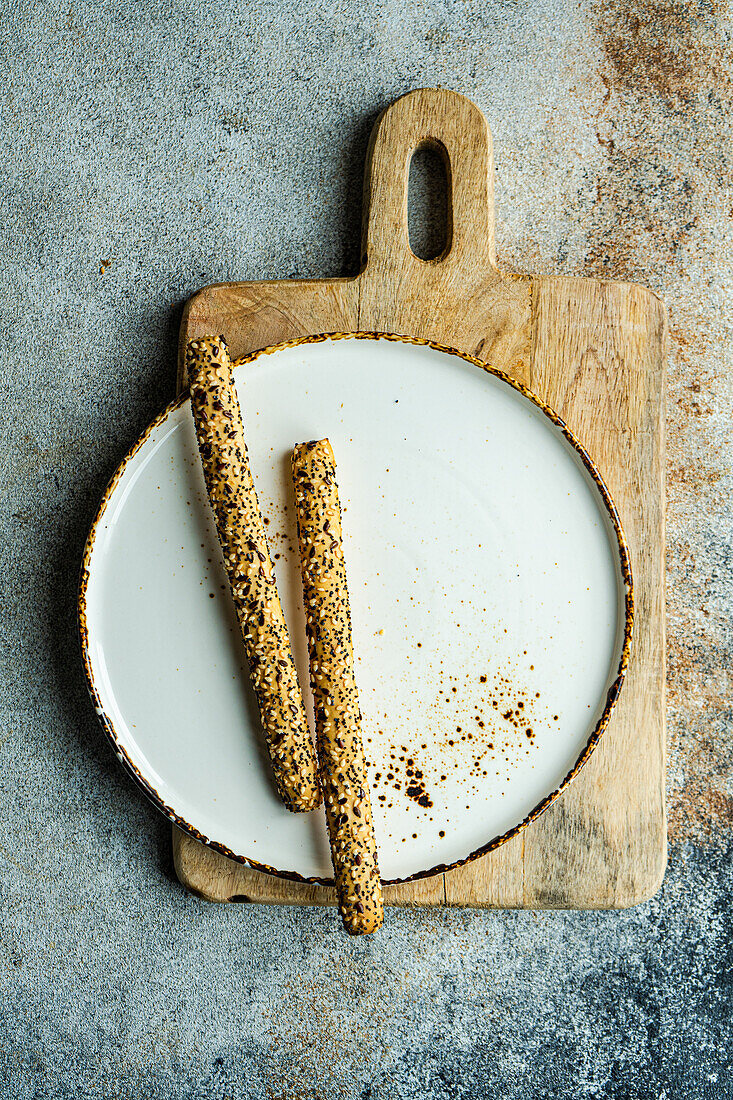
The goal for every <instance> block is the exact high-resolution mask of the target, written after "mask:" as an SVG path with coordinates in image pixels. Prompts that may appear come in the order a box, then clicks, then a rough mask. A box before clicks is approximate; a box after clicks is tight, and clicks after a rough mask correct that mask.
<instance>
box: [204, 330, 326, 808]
mask: <svg viewBox="0 0 733 1100" xmlns="http://www.w3.org/2000/svg"><path fill="white" fill-rule="evenodd" d="M186 367H187V370H188V377H189V379H190V385H189V388H190V394H191V411H192V413H193V419H194V424H195V427H196V438H197V440H198V446H199V453H200V455H201V465H202V466H203V471H204V479H205V481H206V490H207V492H208V496H209V501H210V503H211V508H212V511H213V513H214V518H215V520H216V529H217V532H218V534H219V542H220V544H221V548H222V553H223V555H224V564H225V567H226V571H227V576H228V578H229V586H230V588H231V592H232V598H233V600H234V606H235V608H236V611H237V617H238V619H239V625H240V627H241V630H242V638H243V640H244V648H245V652H246V655H247V660H248V662H249V668H250V675H251V678H252V686H253V688H254V692H255V696H256V697H257V704H258V707H259V711H260V718H261V720H262V726H263V728H264V731H265V739H266V741H267V748H268V750H269V753H270V759H271V761H272V770H273V774H274V778H275V785H276V787H277V790H278V794H279V795H280V797H281V798H282V800H283V802H284V803H285V805H286V806H287V808H288V809H289V810H293V811H294V812H298V811H307V810H312V809H314V808H315V807H316V806H318V805H319V803H320V801H321V792H320V788H319V785H318V766H317V763H316V757H315V752H314V748H313V742H312V740H311V735H310V730H309V728H308V720H307V718H306V713H305V706H304V704H303V696H302V693H301V690H300V684H299V682H298V675H297V672H296V670H295V662H294V660H293V653H292V649H291V646H290V635H289V634H288V628H287V625H286V623H285V618H284V616H283V610H282V606H281V604H280V598H279V596H278V592H277V585H276V582H275V573H274V570H273V566H272V561H271V560H270V553H269V550H268V547H267V539H266V537H265V527H264V523H263V520H262V516H261V514H260V508H259V504H258V501H257V492H256V490H255V486H254V482H253V480H252V473H251V471H250V468H249V461H248V457H247V446H246V444H245V442H244V428H243V426H242V414H241V411H240V408H239V402H238V400H237V392H236V390H235V388H234V379H233V376H232V368H231V362H230V359H229V353H228V351H227V346H226V343H225V341H224V337H223V336H205V337H201V338H199V339H198V340H191V341H190V343H189V345H188V348H187V350H186Z"/></svg>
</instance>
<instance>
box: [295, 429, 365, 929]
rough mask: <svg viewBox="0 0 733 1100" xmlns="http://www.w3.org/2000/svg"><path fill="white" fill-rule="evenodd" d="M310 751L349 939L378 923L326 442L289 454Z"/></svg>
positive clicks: (337, 527)
mask: <svg viewBox="0 0 733 1100" xmlns="http://www.w3.org/2000/svg"><path fill="white" fill-rule="evenodd" d="M293 481H294V485H295V505H296V512H297V516H298V542H299V546H300V566H301V574H302V580H303V597H304V603H305V618H306V629H307V632H308V649H309V653H310V669H311V686H312V690H313V696H314V702H315V714H316V745H317V748H318V762H319V768H320V775H321V786H322V788H323V797H324V802H325V807H326V820H327V823H328V833H329V838H330V841H331V858H332V860H333V869H334V877H335V880H336V890H337V892H338V901H339V909H340V910H341V916H342V917H343V921H344V927H345V928H346V930H347V932H350V933H351V934H352V935H360V934H363V933H365V932H373V931H374V930H375V929H377V928H379V926H380V925H381V923H382V920H383V917H384V906H383V902H382V888H381V882H380V877H379V866H378V863H377V845H376V840H375V837H374V826H373V823H372V807H371V801H370V798H369V785H368V777H367V770H366V762H365V760H364V749H363V745H362V740H361V711H360V708H359V696H358V693H357V689H356V680H355V678H354V653H353V646H352V639H351V611H350V607H349V593H348V588H347V585H346V565H345V562H344V554H343V548H342V543H341V508H340V504H339V496H338V487H337V485H336V465H335V461H334V457H333V451H332V450H331V445H330V443H329V442H328V440H327V439H324V440H321V441H320V442H312V443H301V444H300V445H299V446H297V447H296V448H295V450H294V451H293Z"/></svg>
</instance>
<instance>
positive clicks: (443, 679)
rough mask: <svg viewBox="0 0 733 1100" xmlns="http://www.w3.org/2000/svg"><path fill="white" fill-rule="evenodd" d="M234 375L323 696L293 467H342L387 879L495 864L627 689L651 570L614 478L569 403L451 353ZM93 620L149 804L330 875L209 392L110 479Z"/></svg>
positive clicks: (95, 654)
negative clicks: (254, 598)
mask: <svg viewBox="0 0 733 1100" xmlns="http://www.w3.org/2000/svg"><path fill="white" fill-rule="evenodd" d="M235 373H236V381H237V389H238V394H239V399H240V402H241V405H242V409H243V414H244V421H245V430H246V433H247V439H248V446H249V452H250V461H251V464H252V468H253V472H254V476H255V480H256V482H257V489H258V493H259V498H260V504H261V507H262V510H263V514H264V515H265V516H266V517H267V520H268V521H269V526H268V535H269V540H270V548H271V552H272V553H273V555H275V556H276V557H277V555H278V554H279V555H280V556H279V558H277V562H276V568H277V576H278V583H279V586H280V592H281V596H282V599H283V604H284V606H285V611H286V615H287V618H288V621H289V624H290V629H291V634H292V638H293V643H294V648H295V651H296V657H297V659H298V664H299V669H300V675H301V680H302V684H303V687H304V689H305V694H306V698H308V697H309V693H308V688H307V683H308V680H307V665H306V650H305V633H304V625H303V614H302V606H301V597H300V579H299V572H298V560H297V554H296V553H295V552H294V551H295V547H296V545H297V543H296V536H295V526H294V517H293V508H292V503H291V502H290V484H289V465H290V454H291V451H292V448H293V445H294V444H295V443H300V442H302V441H304V440H308V439H314V438H323V437H328V438H329V439H330V440H331V443H332V445H333V449H334V452H335V455H336V461H337V464H338V478H339V486H340V492H341V501H342V505H343V506H344V530H345V553H346V560H347V565H348V572H349V585H350V592H351V604H352V616H353V626H354V646H355V651H356V656H357V679H358V684H359V688H360V695H361V703H362V709H363V715H364V724H363V734H364V739H365V747H366V751H367V755H368V757H369V759H370V762H371V763H370V768H371V779H372V791H373V795H372V798H373V805H374V812H375V826H376V830H377V840H378V844H379V858H380V866H381V871H382V876H383V878H384V879H385V880H386V881H394V880H404V879H408V878H411V877H414V876H419V875H421V874H427V873H432V872H434V871H435V870H437V869H442V868H443V867H446V866H452V865H455V864H457V863H459V862H462V861H465V860H466V859H469V858H471V857H472V856H475V855H478V854H480V853H481V852H482V851H486V850H488V848H490V847H492V846H494V845H495V844H496V843H500V842H501V840H503V839H506V838H507V837H508V836H511V835H513V834H514V833H515V832H516V831H517V829H519V828H521V827H522V825H523V823H526V821H527V819H528V818H530V817H533V816H535V815H536V814H537V813H539V812H541V810H542V809H544V808H545V806H546V805H548V804H549V802H550V801H551V800H552V798H553V797H554V796H555V794H556V793H557V792H558V790H559V789H561V788H562V787H563V786H564V785H565V783H566V782H568V781H569V780H570V778H572V775H573V774H574V773H575V772H576V771H577V769H578V767H579V766H580V764H582V762H583V761H584V759H585V758H586V757H587V755H588V754H589V752H590V750H591V749H592V747H593V746H594V744H595V742H596V741H597V739H598V737H599V736H600V732H601V731H602V729H603V728H604V726H605V723H606V721H607V719H608V715H609V713H610V710H611V707H612V706H613V702H614V700H615V697H616V695H617V694H618V688H619V687H620V685H621V682H622V679H623V671H624V668H625V664H626V660H627V657H628V647H629V641H630V635H631V619H632V606H633V601H632V595H631V578H630V572H629V568H628V556H627V552H626V548H625V544H624V540H623V535H622V533H621V528H620V526H619V523H618V517H617V516H616V512H615V509H614V507H613V504H612V502H611V501H610V498H609V497H608V494H607V491H606V490H605V487H604V485H603V483H602V481H601V480H600V478H599V476H598V474H597V472H596V471H595V469H594V467H593V465H592V463H591V462H590V459H589V458H588V457H587V455H585V453H584V452H583V451H582V449H581V448H580V447H579V446H578V445H577V444H576V442H575V441H574V440H573V438H572V436H570V435H569V433H568V432H567V430H566V429H565V428H564V425H563V424H562V422H561V421H559V420H558V418H557V417H556V416H555V415H554V414H553V413H552V412H551V411H550V410H548V409H547V408H545V407H544V406H542V405H541V404H540V403H539V402H537V401H536V400H535V399H533V398H531V395H528V394H527V393H526V392H525V391H523V390H522V389H521V388H518V387H516V386H515V385H513V384H512V383H510V382H509V381H508V380H507V379H506V378H504V377H503V376H501V375H498V374H495V373H492V372H490V371H487V370H486V369H484V368H482V367H481V366H480V365H479V364H478V363H476V362H474V361H470V360H467V359H466V358H464V357H462V356H459V355H458V354H457V353H451V352H449V351H448V350H447V349H438V348H435V347H431V346H426V345H424V344H417V343H414V342H411V341H408V340H404V339H403V340H397V339H395V338H381V339H375V338H374V336H367V335H363V336H359V337H355V338H351V339H348V340H346V339H335V338H328V339H323V338H321V339H318V340H315V341H313V340H311V341H308V342H301V343H299V344H297V345H295V346H290V347H285V348H280V349H274V350H272V349H268V352H267V353H260V354H259V355H257V356H255V357H250V358H249V359H248V361H245V362H243V363H242V364H241V365H239V366H238V367H237V368H236V372H235ZM80 616H81V627H82V641H83V648H84V658H85V664H86V668H87V675H88V679H89V684H90V689H91V691H92V696H93V699H94V702H95V705H96V707H97V710H98V713H99V715H100V718H101V719H102V723H103V725H104V728H105V730H106V732H107V734H108V735H109V737H110V738H111V739H112V742H113V744H114V747H115V749H116V751H117V753H118V756H119V757H120V759H121V760H122V761H123V763H124V764H125V765H126V767H127V768H128V769H129V770H130V771H131V773H132V774H133V775H134V776H135V777H136V778H137V780H138V781H139V782H140V783H141V785H142V786H143V788H144V789H145V790H146V792H147V793H148V794H149V795H150V797H152V798H153V800H154V801H155V802H156V803H157V804H158V805H159V806H161V808H162V809H163V810H164V811H165V812H166V813H168V815H169V816H170V817H171V818H172V819H173V820H175V821H177V823H178V824H179V825H181V827H183V828H185V829H187V830H189V831H190V832H192V833H193V834H194V835H195V836H197V837H199V839H205V840H206V841H207V842H208V843H211V844H213V845H214V846H215V847H216V848H218V849H219V850H220V851H223V852H225V853H226V854H228V855H233V856H234V857H236V858H239V859H242V860H244V861H246V862H251V863H253V864H254V865H258V866H262V867H265V868H266V869H268V870H270V871H272V872H274V873H280V874H285V875H290V876H302V877H304V878H311V879H318V880H324V881H328V880H330V878H331V865H330V859H329V853H328V845H327V841H326V831H325V823H324V820H323V815H322V811H321V810H319V811H316V812H314V813H312V814H308V815H302V814H298V815H295V814H291V813H288V812H287V811H286V810H285V809H284V808H283V807H282V806H281V805H280V803H279V802H278V801H277V799H276V797H275V795H274V793H273V789H272V787H271V785H270V782H269V773H268V764H267V758H266V754H265V752H264V748H263V742H262V735H261V732H260V728H259V725H258V721H257V717H256V709H255V705H254V702H253V698H252V696H251V693H250V688H249V682H248V676H247V672H246V669H245V667H243V654H242V650H241V647H240V641H239V631H238V627H237V623H236V619H235V616H234V613H233V610H232V608H231V606H230V598H229V593H228V589H227V586H226V580H225V577H224V574H223V569H222V565H221V561H220V555H219V549H218V543H217V540H216V534H215V530H214V527H213V520H212V517H211V515H210V513H209V509H208V503H207V500H206V495H205V489H204V482H203V477H202V474H201V470H200V465H199V459H198V453H197V451H196V444H195V436H194V431H193V425H192V421H191V415H190V409H189V404H188V401H187V400H186V399H183V398H182V399H179V400H178V401H176V402H174V403H173V404H172V405H171V406H169V408H168V409H167V410H166V411H165V412H164V413H163V414H162V415H161V416H160V417H159V418H158V419H157V420H156V421H155V422H154V424H153V425H151V427H150V428H149V429H148V431H147V432H146V433H145V435H144V436H143V437H142V439H141V440H140V441H139V443H138V444H137V445H136V447H135V448H134V449H133V450H132V452H131V453H130V454H129V455H128V457H127V458H126V459H125V460H124V462H123V463H122V465H121V466H120V468H119V470H118V471H117V474H116V475H115V477H114V478H113V481H112V483H111V484H110V487H109V489H108V490H107V493H106V495H105V498H104V500H103V502H102V505H101V508H100V512H99V515H98V517H97V519H96V521H95V524H94V527H93V529H92V532H91V534H90V537H89V542H88V545H87V549H86V555H85V562H84V570H83V575H82V586H81V595H80Z"/></svg>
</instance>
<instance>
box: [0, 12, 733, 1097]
mask: <svg viewBox="0 0 733 1100" xmlns="http://www.w3.org/2000/svg"><path fill="white" fill-rule="evenodd" d="M731 30H732V27H731V20H730V13H729V11H728V8H727V5H725V4H722V3H718V2H716V0H689V2H684V0H636V2H633V0H629V2H623V0H580V2H576V0H555V2H553V0H533V2H530V0H503V2H500V0H483V2H481V0H476V2H470V0H466V2H459V0H430V2H426V0H421V2H420V0H417V2H413V3H411V4H410V3H406V2H405V0H399V2H398V0H381V2H379V3H377V2H375V0H352V2H349V0H321V2H318V3H315V2H311V3H307V2H306V0H301V2H300V3H295V2H293V0H255V2H253V3H245V2H241V0H240V2H239V3H238V2H237V0H209V2H208V3H206V4H203V3H195V2H194V0H168V2H167V3H164V2H163V0H138V2H135V0H128V2H122V0H118V2H117V3H114V2H98V3H92V2H89V3H82V2H80V0H74V2H73V3H70V2H69V0H65V2H64V3H63V4H55V3H51V2H49V0H35V2H30V0H0V49H1V51H2V54H1V55H2V72H3V80H2V88H1V90H0V97H1V100H2V122H1V130H0V143H1V153H0V155H1V157H2V178H1V180H0V202H1V204H2V209H1V213H0V234H1V238H2V243H1V245H0V282H1V288H2V289H1V293H0V311H1V315H2V330H1V331H2V339H1V340H0V345H1V349H0V354H1V355H2V375H1V379H0V386H1V387H2V400H1V401H0V416H1V417H2V478H1V480H0V487H1V489H2V531H3V568H2V590H3V591H2V630H3V651H2V677H1V680H2V687H1V696H0V704H1V705H2V732H1V733H0V784H2V797H1V798H0V845H1V847H0V872H1V873H0V890H1V891H2V893H1V895H0V909H1V913H2V915H1V919H0V986H1V993H0V1015H1V1016H2V1027H1V1029H0V1082H2V1089H1V1091H2V1095H3V1096H8V1097H11V1096H12V1097H14V1098H16V1097H17V1098H20V1100H25V1098H32V1097H58V1098H66V1097H80V1096H81V1097H109V1098H112V1097H130V1098H133V1097H135V1098H137V1097H153V1098H166V1100H168V1098H171V1100H173V1098H186V1097H191V1098H192V1100H193V1098H196V1100H208V1098H214V1097H216V1098H220V1100H224V1098H227V1097H228V1098H234V1097H250V1096H251V1097H256V1098H261V1097H262V1098H268V1100H285V1098H289V1100H307V1098H319V1100H320V1098H323V1100H341V1098H343V1100H352V1098H361V1100H367V1098H374V1100H387V1098H389V1100H395V1098H400V1097H410V1098H413V1097H427V1098H429V1100H432V1098H438V1097H467V1098H468V1097H497V1098H502V1100H520V1098H521V1100H529V1098H533V1100H534V1098H543V1097H560V1096H562V1097H583V1098H600V1097H603V1098H614V1100H615V1098H618V1100H627V1098H630V1100H635V1098H639V1100H641V1098H647V1097H649V1098H652V1097H653V1098H654V1100H662V1098H665V1100H673V1098H674V1100H685V1098H687V1097H716V1098H717V1097H725V1096H731V1095H733V1085H732V1084H731V1077H730V1073H731V1058H730V1050H731V1042H732V1040H733V1034H732V1033H731V1032H732V1030H733V1029H732V1028H731V1009H732V1007H733V1006H732V1004H731V1001H732V1000H733V998H732V996H731V984H730V983H731V972H730V962H731V922H730V908H731V900H732V891H733V872H731V868H730V860H729V856H730V853H731V851H732V850H733V844H732V843H731V816H732V813H731V811H732V807H733V798H732V795H733V788H732V787H731V757H732V755H733V750H732V746H731V736H730V729H731V712H730V695H729V682H728V670H729V666H730V658H731V642H732V636H731V620H730V607H731V594H732V593H733V581H732V579H731V562H732V556H733V550H732V546H731V544H732V542H733V531H732V527H733V519H732V518H731V507H730V504H731V495H730V488H731V472H732V458H733V443H732V441H731V427H730V423H731V421H730V412H731V404H730V389H731V356H732V354H733V336H732V334H731V324H732V321H731V318H732V316H733V313H732V311H731V274H732V271H733V250H732V247H731V224H732V221H731V215H732V204H733V190H732V186H731V185H732V183H733V164H732V163H731V155H732V154H731V150H732V149H733V146H732V145H731V134H730V129H731V116H732V110H731V108H732V106H733V103H732V101H733V86H732V84H731V59H732V57H733V49H732V44H731ZM425 84H442V85H445V86H447V87H450V88H454V89H456V90H458V91H461V92H464V93H465V94H467V95H468V96H470V97H471V98H472V99H474V100H475V101H476V102H477V103H478V104H479V105H480V106H481V107H482V108H483V110H484V111H485V112H486V114H487V116H488V118H489V121H490V123H491V126H492V129H493V132H494V138H495V151H496V169H497V179H496V182H497V188H496V190H497V219H498V224H497V236H498V241H499V254H500V261H501V263H502V264H503V265H505V266H506V267H508V268H510V269H516V270H525V271H545V272H557V273H563V274H581V275H583V274H585V275H588V274H593V275H603V276H611V277H619V278H625V279H634V280H638V281H640V282H643V283H646V284H648V285H650V286H652V287H654V288H655V289H656V290H657V291H659V292H660V293H661V294H662V295H663V296H664V298H665V299H666V301H667V303H668V304H669V308H670V317H671V335H672V345H671V358H670V369H669V415H668V425H669V464H668V477H669V505H668V518H669V555H668V564H669V589H668V608H669V749H670V767H669V808H670V841H671V849H670V864H669V871H668V874H667V878H666V881H665V884H664V886H663V888H662V891H661V893H660V894H659V895H658V896H657V897H656V898H655V899H654V900H653V901H651V902H649V903H648V904H645V905H642V906H640V907H639V908H637V909H634V910H630V911H627V912H621V913H581V914H578V913H536V914H535V913H493V912H460V911H439V912H429V913H425V912H391V913H390V914H389V920H388V924H387V926H386V927H385V929H384V931H383V932H382V933H380V934H379V935H378V936H376V937H374V938H373V939H371V940H369V941H368V942H353V941H350V940H347V939H346V938H345V937H344V936H343V935H342V933H341V931H340V929H339V927H338V923H337V921H336V920H335V919H334V914H333V913H332V912H322V911H317V910H316V911H298V910H288V909H267V910H264V909H260V908H257V907H248V906H244V905H243V906H234V907H222V908H218V907H215V906H208V905H206V904H204V903H201V902H199V901H197V900H195V899H193V898H190V897H186V896H185V895H184V894H183V892H182V890H181V889H180V888H179V887H178V885H177V883H176V881H175V879H174V877H173V874H172V870H171V865H170V855H169V845H168V827H167V825H166V823H165V822H164V821H163V819H162V818H161V817H159V816H158V815H157V814H156V813H155V812H154V811H153V810H152V809H151V808H150V807H149V806H148V805H147V804H146V803H144V802H143V801H142V799H141V798H140V796H139V795H138V794H137V793H136V791H135V790H134V789H133V787H132V786H131V784H130V783H129V782H128V781H127V780H126V779H125V778H124V777H123V776H122V775H121V773H120V772H119V771H118V769H117V766H116V764H115V762H114V760H113V757H112V754H111V752H110V751H109V749H108V747H107V746H106V744H105V743H104V742H103V739H102V737H101V735H100V731H99V729H98V727H97V725H96V721H95V718H94V715H93V713H92V712H91V709H90V707H89V704H88V700H87V697H86V692H85V689H84V686H83V683H82V678H81V675H80V668H79V658H78V652H77V642H76V636H75V612H74V600H75V588H76V579H77V570H78V563H79V559H80V555H81V550H82V545H83V541H84V537H85V534H86V531H87V528H88V525H89V523H90V520H91V518H92V516H93V513H94V510H95V507H96V503H97V500H98V498H99V495H100V493H101V491H102V488H103V486H104V485H105V483H106V481H107V479H108V477H109V476H110V474H111V472H112V470H113V469H114V467H115V465H116V463H117V461H118V460H119V458H120V457H121V455H122V454H123V453H124V452H125V450H126V449H127V448H128V446H129V445H130V444H131V442H132V441H133V440H134V439H135V437H136V436H137V434H138V433H139V432H140V431H141V430H142V429H143V428H144V427H145V425H146V424H147V423H148V421H149V420H150V419H151V417H152V415H153V414H154V413H155V412H156V411H157V410H158V409H159V408H160V407H161V406H162V405H163V404H164V403H165V402H166V401H167V399H168V398H169V397H170V396H171V394H172V392H173V386H174V358H175V356H174V344H175V337H176V331H177V326H178V321H179V316H180V310H181V304H182V302H183V301H184V300H185V299H186V298H187V296H188V295H190V294H191V293H192V292H193V291H194V290H195V289H196V288H197V287H199V286H200V285H201V284H204V283H209V282H213V281H217V280H222V279H234V278H262V277H268V278H273V277H286V276H291V275H299V276H320V275H331V274H340V273H344V272H353V271H354V270H355V267H356V263H357V258H358V245H357V240H358V223H359V212H360V202H361V171H362V164H363V158H364V153H365V147H366V141H367V136H368V133H369V130H370V128H371V125H372V122H373V121H374V119H375V116H376V115H377V113H378V112H379V111H380V110H381V109H382V108H383V107H384V106H385V105H386V104H387V103H388V102H389V101H390V100H392V99H393V98H394V97H396V96H397V95H399V94H400V93H402V92H405V91H407V90H409V89H411V88H414V87H419V86H421V85H425Z"/></svg>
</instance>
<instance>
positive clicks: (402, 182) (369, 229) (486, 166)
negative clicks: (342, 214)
mask: <svg viewBox="0 0 733 1100" xmlns="http://www.w3.org/2000/svg"><path fill="white" fill-rule="evenodd" d="M425 146H429V147H432V148H434V149H437V150H438V151H439V152H440V154H441V155H442V156H443V158H444V161H445V166H446V174H447V182H448V224H447V241H446V249H445V251H444V252H443V253H442V255H440V256H438V257H436V258H435V259H434V260H421V259H419V258H418V257H417V256H415V254H414V253H413V252H412V250H411V248H410V242H409V236H408V229H407V191H408V180H409V174H410V162H411V160H412V156H413V153H414V152H415V151H416V149H419V148H421V147H425ZM362 262H363V266H364V273H365V274H374V275H380V276H381V277H382V278H384V277H385V276H389V275H390V273H391V274H392V275H393V276H394V277H395V278H396V279H398V281H401V280H402V278H403V277H404V275H405V268H406V267H407V268H408V270H409V274H410V276H411V277H413V278H414V277H417V278H418V279H419V278H420V271H421V269H422V272H423V273H424V275H426V276H428V274H429V272H430V269H433V270H434V269H437V268H439V269H440V275H441V276H442V275H444V274H445V275H447V274H449V273H450V274H451V275H453V274H460V275H466V276H467V277H469V279H470V276H471V274H475V272H476V270H477V269H478V270H480V271H484V272H485V271H486V268H487V267H495V266H496V257H495V252H494V161H493V152H492V146H491V133H490V131H489V127H488V125H487V122H486V119H485V118H484V116H483V114H482V112H481V111H480V110H479V108H478V107H477V106H476V105H475V103H472V102H471V101H470V99H466V97H465V96H462V95H459V94H458V93H457V92H451V91H448V90H447V89H440V88H421V89H419V90H418V91H415V92H410V93H409V94H408V95H405V96H402V98H401V99H398V100H396V102H394V103H393V104H392V105H391V106H390V107H387V108H386V110H385V111H383V112H382V114H381V115H380V116H379V118H378V119H377V121H376V123H375V125H374V129H373V130H372V135H371V139H370V142H369V149H368V151H367V159H366V173H365V185H364V233H363V247H362ZM435 274H437V271H436V272H435Z"/></svg>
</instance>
